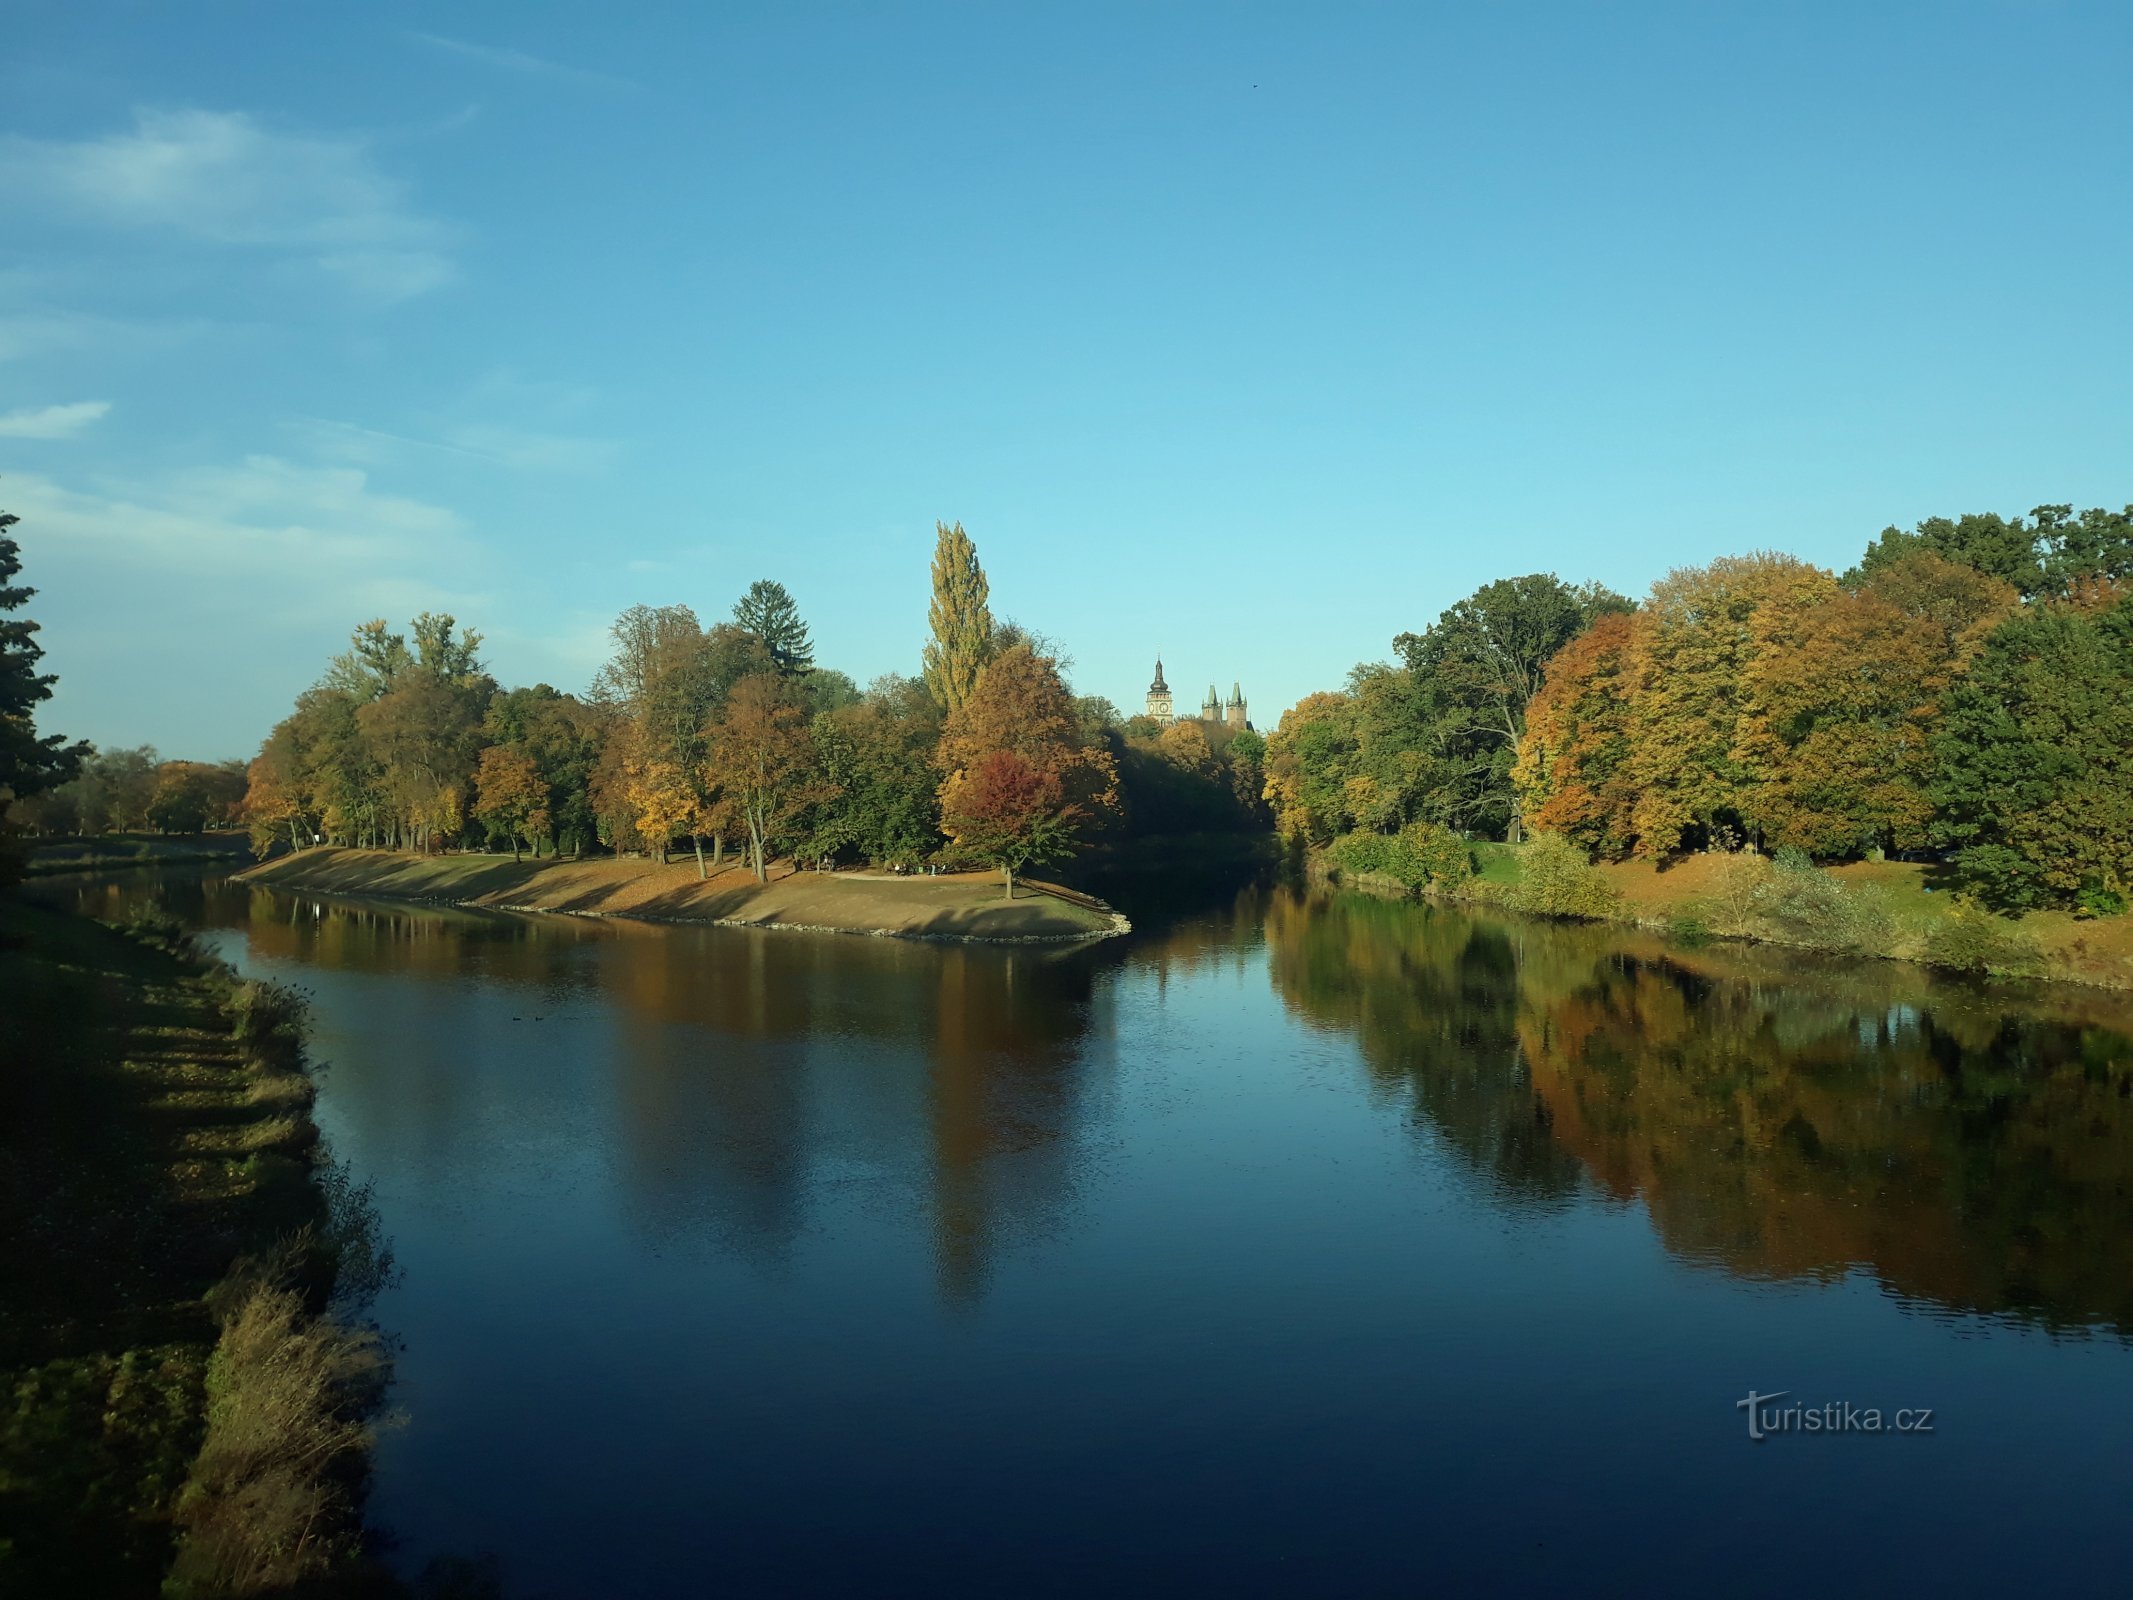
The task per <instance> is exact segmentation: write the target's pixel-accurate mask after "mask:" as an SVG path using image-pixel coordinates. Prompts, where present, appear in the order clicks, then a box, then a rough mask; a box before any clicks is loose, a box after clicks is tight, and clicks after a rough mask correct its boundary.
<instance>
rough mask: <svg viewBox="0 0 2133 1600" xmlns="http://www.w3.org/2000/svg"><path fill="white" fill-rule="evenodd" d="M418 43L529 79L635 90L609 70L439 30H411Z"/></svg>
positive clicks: (410, 35) (626, 79)
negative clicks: (435, 31)
mask: <svg viewBox="0 0 2133 1600" xmlns="http://www.w3.org/2000/svg"><path fill="white" fill-rule="evenodd" d="M408 37H409V38H410V39H413V40H414V41H415V42H416V43H418V44H426V45H428V46H430V47H431V48H432V49H436V50H448V51H450V52H451V53H452V54H454V55H458V56H464V57H466V59H468V60H469V61H479V62H480V63H481V64H482V65H483V66H485V67H494V68H496V69H497V70H499V71H501V72H515V73H518V74H520V75H521V76H524V77H530V78H562V79H568V80H571V81H574V82H578V83H595V84H599V85H601V86H603V87H605V88H611V89H634V88H636V87H637V85H636V84H634V83H632V82H631V81H630V80H629V79H628V78H618V77H616V76H615V75H614V74H612V73H608V72H595V71H593V70H592V69H591V68H589V67H573V66H567V65H565V64H564V63H562V62H560V61H547V60H543V59H542V58H541V57H539V56H534V55H528V54H527V53H526V52H525V51H523V50H512V49H509V48H507V47H505V46H501V45H493V44H474V43H471V42H470V41H468V40H465V39H448V38H446V37H445V36H444V35H443V34H438V33H410V34H409V35H408Z"/></svg>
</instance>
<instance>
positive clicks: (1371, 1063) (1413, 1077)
mask: <svg viewBox="0 0 2133 1600" xmlns="http://www.w3.org/2000/svg"><path fill="white" fill-rule="evenodd" d="M1266 940H1267V949H1268V956H1269V968H1270V971H1271V973H1272V975H1273V979H1274V985H1275V987H1276V989H1277V990H1278V991H1279V992H1280V994H1281V997H1282V1000H1283V1002H1284V1003H1285V1004H1286V1005H1287V1006H1288V1007H1289V1009H1290V1010H1292V1011H1294V1012H1296V1013H1298V1014H1299V1015H1301V1016H1303V1017H1305V1018H1306V1019H1308V1020H1310V1021H1312V1022H1315V1023H1318V1024H1320V1025H1326V1026H1333V1027H1337V1028H1340V1029H1342V1030H1343V1031H1346V1032H1351V1033H1353V1034H1354V1035H1355V1036H1356V1041H1357V1043H1358V1045H1359V1046H1360V1047H1361V1050H1362V1055H1363V1061H1364V1064H1365V1066H1366V1067H1367V1068H1368V1069H1369V1072H1370V1075H1371V1082H1372V1085H1373V1088H1374V1089H1375V1090H1376V1091H1377V1092H1378V1093H1379V1094H1380V1095H1382V1096H1385V1097H1388V1098H1398V1099H1400V1100H1403V1101H1404V1102H1405V1103H1406V1107H1407V1111H1408V1115H1409V1117H1410V1118H1411V1120H1412V1121H1413V1124H1414V1126H1415V1127H1416V1128H1417V1129H1418V1130H1428V1131H1433V1132H1434V1133H1435V1134H1437V1135H1438V1136H1439V1137H1441V1138H1442V1139H1444V1140H1445V1142H1446V1143H1448V1144H1449V1145H1450V1146H1451V1147H1452V1148H1453V1150H1454V1151H1455V1152H1457V1154H1458V1155H1459V1157H1460V1158H1461V1159H1462V1160H1463V1161H1465V1162H1466V1163H1467V1165H1468V1166H1469V1167H1470V1168H1471V1169H1472V1170H1473V1171H1474V1172H1475V1173H1477V1174H1479V1175H1480V1176H1482V1177H1483V1178H1484V1179H1486V1180H1487V1181H1488V1182H1489V1183H1490V1184H1491V1185H1492V1186H1493V1187H1494V1188H1495V1189H1496V1191H1497V1193H1498V1194H1499V1196H1500V1197H1501V1198H1502V1199H1503V1200H1505V1201H1506V1202H1509V1203H1513V1204H1517V1205H1521V1206H1534V1205H1540V1206H1551V1207H1552V1206H1560V1205H1562V1204H1564V1203H1565V1202H1566V1201H1567V1199H1568V1197H1569V1196H1570V1195H1572V1194H1573V1193H1575V1192H1576V1190H1577V1188H1578V1183H1579V1173H1578V1167H1577V1163H1576V1162H1575V1161H1574V1160H1572V1159H1571V1158H1570V1157H1569V1156H1568V1155H1566V1154H1565V1153H1564V1152H1563V1150H1562V1149H1561V1147H1560V1146H1558V1145H1557V1144H1556V1143H1555V1141H1553V1140H1552V1139H1551V1138H1550V1137H1549V1136H1548V1120H1547V1119H1548V1108H1547V1105H1546V1103H1545V1101H1543V1100H1541V1099H1540V1098H1539V1097H1538V1096H1536V1095H1535V1094H1534V1092H1533V1086H1532V1083H1531V1081H1530V1079H1529V1077H1528V1074H1527V1072H1526V1070H1525V1064H1524V1062H1523V1061H1522V1060H1521V1059H1520V1057H1519V1051H1518V1031H1517V1020H1518V984H1519V974H1520V970H1521V964H1522V962H1521V954H1520V952H1519V950H1518V949H1516V948H1514V946H1513V943H1512V939H1511V937H1510V935H1509V934H1508V933H1507V932H1506V931H1505V930H1504V929H1502V928H1499V927H1490V926H1485V925H1483V924H1480V923H1477V922H1476V921H1475V920H1474V919H1473V918H1471V917H1467V916H1462V915H1460V914H1458V913H1455V912H1449V911H1440V910H1437V909H1436V908H1434V907H1428V906H1413V905H1402V904H1397V903H1394V902H1391V901H1385V900H1376V899H1371V898H1369V897H1367V896H1363V895H1341V896H1334V897H1323V896H1322V897H1317V898H1312V897H1308V896H1306V895H1304V894H1302V893H1299V892H1298V891H1296V890H1293V889H1286V888H1284V889H1277V890H1275V891H1273V892H1272V893H1271V894H1270V895H1269V897H1268V900H1267V906H1266Z"/></svg>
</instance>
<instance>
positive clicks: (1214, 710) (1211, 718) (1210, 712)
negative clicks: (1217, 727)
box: [1200, 684, 1222, 722]
mask: <svg viewBox="0 0 2133 1600" xmlns="http://www.w3.org/2000/svg"><path fill="white" fill-rule="evenodd" d="M1200 720H1201V721H1202V722H1220V721H1221V720H1222V697H1221V696H1220V695H1218V694H1216V693H1215V686H1214V685H1213V684H1209V685H1208V686H1207V698H1206V699H1205V700H1203V701H1202V702H1201V703H1200Z"/></svg>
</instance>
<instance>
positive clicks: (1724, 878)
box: [1710, 852, 1775, 939]
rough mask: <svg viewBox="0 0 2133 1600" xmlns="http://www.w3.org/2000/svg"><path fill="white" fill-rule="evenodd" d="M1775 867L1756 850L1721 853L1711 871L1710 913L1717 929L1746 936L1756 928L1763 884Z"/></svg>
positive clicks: (1717, 931)
mask: <svg viewBox="0 0 2133 1600" xmlns="http://www.w3.org/2000/svg"><path fill="white" fill-rule="evenodd" d="M1774 870H1775V869H1774V868H1773V867H1772V866H1771V865H1770V863H1769V862H1768V861H1766V860H1765V859H1764V858H1763V857H1761V856H1759V855H1756V854H1754V853H1753V852H1742V853H1741V854H1738V855H1728V856H1725V857H1722V858H1721V859H1720V861H1719V863H1718V866H1717V869H1716V870H1715V871H1714V872H1713V873H1712V874H1711V895H1710V917H1711V929H1712V931H1713V932H1714V933H1721V934H1724V935H1725V936H1726V937H1727V938H1729V939H1745V938H1748V937H1750V936H1752V935H1753V934H1754V933H1755V931H1756V915H1757V912H1758V910H1759V905H1758V902H1759V899H1760V897H1761V894H1762V891H1763V886H1764V885H1765V884H1767V883H1768V882H1769V881H1770V877H1771V874H1772V872H1773V871H1774Z"/></svg>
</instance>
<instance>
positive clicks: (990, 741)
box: [936, 644, 1118, 895]
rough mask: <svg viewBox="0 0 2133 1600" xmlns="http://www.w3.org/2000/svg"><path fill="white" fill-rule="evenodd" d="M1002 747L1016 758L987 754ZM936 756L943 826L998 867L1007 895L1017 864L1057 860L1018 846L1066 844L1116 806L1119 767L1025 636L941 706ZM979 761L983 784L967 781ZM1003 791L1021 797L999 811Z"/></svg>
mask: <svg viewBox="0 0 2133 1600" xmlns="http://www.w3.org/2000/svg"><path fill="white" fill-rule="evenodd" d="M1002 752H1005V753H1007V754H1009V755H1011V756H1013V757H1014V760H1013V761H1012V762H1008V763H1002V762H999V761H997V760H995V759H994V758H995V757H996V756H997V755H999V754H1000V753H1002ZM936 761H937V763H938V765H939V767H940V769H941V771H942V772H943V774H944V776H943V778H942V780H941V787H940V800H941V826H942V828H943V830H944V831H945V832H946V833H947V834H948V836H949V838H950V839H952V840H954V841H955V843H956V844H957V846H958V847H960V848H961V849H963V850H965V851H967V852H968V853H970V854H972V855H975V856H978V857H979V858H980V859H982V860H985V861H989V862H991V863H992V864H993V865H995V866H997V867H999V869H1000V870H1001V873H1002V874H1003V875H1004V876H1005V877H1006V878H1007V880H1008V892H1009V894H1010V895H1011V894H1012V893H1013V892H1014V884H1013V875H1014V873H1015V871H1016V870H1017V868H1018V867H1019V866H1020V865H1022V864H1025V863H1026V862H1027V861H1029V860H1032V859H1056V855H1053V854H1043V855H1041V856H1026V855H1025V856H1018V855H1017V852H1018V851H1019V850H1021V849H1022V848H1023V845H1024V844H1026V845H1027V846H1028V847H1029V848H1030V849H1033V850H1037V851H1040V852H1051V851H1055V850H1057V849H1059V848H1071V847H1072V845H1073V843H1074V842H1077V841H1078V840H1079V839H1080V837H1081V836H1082V835H1084V834H1085V833H1086V832H1087V831H1088V830H1089V829H1091V828H1093V827H1096V826H1098V825H1100V824H1101V823H1103V822H1105V821H1107V820H1109V819H1110V818H1111V817H1112V816H1113V815H1115V814H1116V812H1117V809H1118V769H1117V765H1116V763H1115V761H1114V760H1113V758H1112V756H1111V753H1110V751H1109V749H1108V748H1106V747H1105V746H1104V745H1102V744H1100V743H1097V742H1095V741H1092V740H1091V739H1090V737H1089V736H1088V734H1087V732H1086V731H1085V730H1084V728H1083V727H1082V724H1081V720H1080V717H1079V714H1078V712H1077V708H1076V706H1075V704H1074V699H1073V696H1072V695H1071V694H1069V693H1068V691H1067V687H1066V684H1065V683H1064V682H1063V681H1062V680H1061V678H1060V676H1059V669H1058V665H1057V663H1056V662H1055V661H1054V660H1053V659H1052V658H1051V657H1050V656H1045V655H1039V654H1038V653H1037V652H1036V651H1035V650H1033V649H1032V648H1031V647H1030V646H1028V645H1026V644H1019V645H1016V646H1015V647H1014V648H1012V649H1010V650H1007V651H1005V652H1003V653H1002V654H1000V655H998V656H995V657H994V658H993V659H992V660H991V661H990V662H988V663H987V664H986V665H985V666H984V668H983V669H982V670H981V671H980V672H979V674H978V678H977V682H976V684H975V685H974V686H973V687H972V689H971V692H970V695H969V697H968V698H967V699H966V700H964V702H963V703H962V704H961V705H960V706H958V707H957V708H956V709H955V710H953V711H951V712H950V713H949V714H948V719H947V722H946V724H945V726H944V727H943V729H942V732H941V743H940V750H939V753H938V755H937V757H936ZM981 769H982V770H983V771H984V772H986V773H988V774H990V776H988V777H987V778H985V779H984V780H982V782H983V787H982V788H979V787H973V779H972V774H973V773H977V772H979V771H980V770H981ZM1028 774H1035V775H1036V776H1035V778H1034V779H1029V778H1028V777H1027V775H1028ZM1011 796H1019V797H1020V798H1021V800H1022V801H1025V802H1028V805H1027V806H1025V807H1024V808H1023V809H1021V810H1002V809H1000V808H1001V806H1002V805H1004V804H1005V802H1006V800H1007V799H1008V798H1009V797H1011ZM1038 800H1042V801H1043V804H1042V805H1041V806H1038V805H1037V804H1036V802H1037V801H1038ZM973 806H977V807H978V809H975V810H973V809H971V807H973ZM1031 807H1035V809H1031ZM1008 817H1013V818H1016V819H1018V821H1017V826H1018V828H1019V830H1020V832H1019V834H1018V835H1017V837H1019V838H1021V840H1022V841H1023V844H1014V843H1012V841H1011V840H1010V838H1009V835H1008V834H1007V833H1004V832H1002V828H1003V827H1004V825H1005V824H1004V819H1006V818H1008ZM980 839H982V840H983V843H982V844H981V843H980V842H979V841H980Z"/></svg>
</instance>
